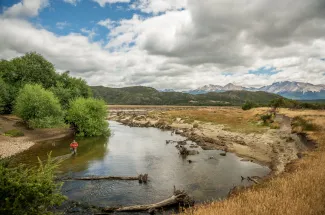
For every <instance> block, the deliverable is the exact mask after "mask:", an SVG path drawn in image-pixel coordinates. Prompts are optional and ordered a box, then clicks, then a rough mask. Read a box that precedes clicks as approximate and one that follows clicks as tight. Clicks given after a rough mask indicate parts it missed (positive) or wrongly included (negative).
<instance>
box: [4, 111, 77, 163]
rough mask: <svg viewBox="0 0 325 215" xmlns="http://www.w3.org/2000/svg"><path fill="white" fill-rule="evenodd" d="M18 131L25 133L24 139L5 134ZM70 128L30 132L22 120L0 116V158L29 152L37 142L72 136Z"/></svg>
mask: <svg viewBox="0 0 325 215" xmlns="http://www.w3.org/2000/svg"><path fill="white" fill-rule="evenodd" d="M12 129H18V130H20V131H22V132H24V136H22V137H7V136H4V135H3V133H4V132H6V131H8V130H12ZM72 134H73V131H72V130H70V129H68V128H50V129H34V130H29V129H26V128H25V127H24V126H22V125H21V124H20V119H19V118H17V117H15V116H13V115H2V116H0V157H2V158H4V157H10V156H12V155H15V154H17V153H20V152H22V151H24V150H27V149H28V148H30V147H31V146H33V145H34V144H35V143H37V142H42V141H46V140H51V139H60V138H64V137H66V136H69V135H72Z"/></svg>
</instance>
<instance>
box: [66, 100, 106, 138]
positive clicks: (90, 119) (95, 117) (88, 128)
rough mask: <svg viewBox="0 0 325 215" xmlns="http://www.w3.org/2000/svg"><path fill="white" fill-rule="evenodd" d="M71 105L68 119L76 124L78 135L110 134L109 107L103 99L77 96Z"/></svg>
mask: <svg viewBox="0 0 325 215" xmlns="http://www.w3.org/2000/svg"><path fill="white" fill-rule="evenodd" d="M69 106H70V108H69V110H68V113H67V117H66V119H67V121H68V122H69V123H70V124H72V125H73V126H74V128H75V129H76V131H77V135H78V136H89V137H91V136H102V135H109V129H108V122H107V121H106V117H107V107H106V105H105V102H104V101H103V100H98V99H94V98H88V99H86V98H77V99H75V100H72V101H71V102H70V105H69Z"/></svg>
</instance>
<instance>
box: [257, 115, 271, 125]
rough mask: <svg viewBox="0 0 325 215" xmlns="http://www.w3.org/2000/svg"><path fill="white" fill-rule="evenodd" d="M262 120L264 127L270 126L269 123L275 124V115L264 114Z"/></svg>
mask: <svg viewBox="0 0 325 215" xmlns="http://www.w3.org/2000/svg"><path fill="white" fill-rule="evenodd" d="M260 118H261V120H262V121H263V124H264V125H268V124H269V123H272V122H273V114H270V113H268V114H263V115H261V116H260Z"/></svg>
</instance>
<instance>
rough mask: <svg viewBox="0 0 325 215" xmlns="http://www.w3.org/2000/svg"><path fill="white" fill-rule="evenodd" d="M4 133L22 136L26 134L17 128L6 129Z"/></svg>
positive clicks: (9, 135)
mask: <svg viewBox="0 0 325 215" xmlns="http://www.w3.org/2000/svg"><path fill="white" fill-rule="evenodd" d="M4 135H5V136H8V137H22V136H24V132H22V131H20V130H17V129H12V130H9V131H6V132H5V133H4Z"/></svg>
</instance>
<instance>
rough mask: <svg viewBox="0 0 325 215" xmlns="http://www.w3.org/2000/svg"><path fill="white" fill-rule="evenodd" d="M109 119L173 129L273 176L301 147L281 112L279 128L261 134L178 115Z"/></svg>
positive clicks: (280, 170) (132, 124)
mask: <svg viewBox="0 0 325 215" xmlns="http://www.w3.org/2000/svg"><path fill="white" fill-rule="evenodd" d="M109 119H111V120H115V121H119V122H121V123H123V124H126V125H130V126H141V127H158V128H162V129H169V130H174V131H176V132H177V133H178V134H181V135H183V136H186V137H188V138H189V139H191V140H193V141H195V142H197V143H198V145H200V146H201V147H202V148H203V149H221V150H227V151H231V152H234V153H236V154H237V155H239V156H241V157H243V158H245V160H250V161H253V162H257V163H262V164H266V165H268V166H269V167H270V168H271V169H272V173H273V174H275V175H276V174H279V173H281V172H283V171H284V168H285V166H286V164H288V163H290V162H291V161H292V160H294V159H297V158H298V157H297V153H298V152H299V151H300V150H301V147H299V143H297V141H299V138H294V137H293V135H292V134H291V122H290V118H288V117H285V116H282V115H278V116H277V117H276V121H277V122H278V123H279V124H280V129H266V131H265V132H264V133H249V134H245V133H239V132H233V131H229V130H227V129H225V126H224V125H221V124H215V123H206V122H200V121H195V122H193V123H191V124H189V123H184V120H182V119H179V118H178V119H176V120H174V121H173V122H168V123H166V122H164V123H165V124H164V123H161V121H160V120H159V118H158V119H157V118H153V117H151V116H150V115H140V116H139V115H136V114H134V113H133V114H130V113H125V112H122V113H121V112H120V113H119V112H116V114H111V116H110V118H109ZM195 123H197V124H199V127H198V128H194V126H193V125H194V124H195Z"/></svg>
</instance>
